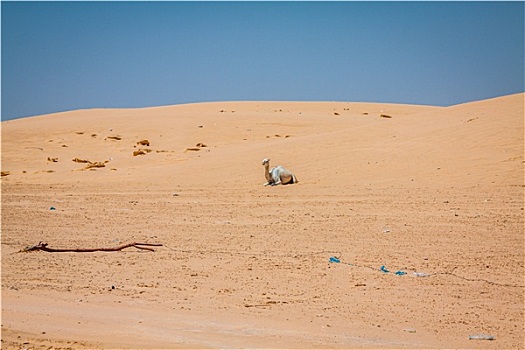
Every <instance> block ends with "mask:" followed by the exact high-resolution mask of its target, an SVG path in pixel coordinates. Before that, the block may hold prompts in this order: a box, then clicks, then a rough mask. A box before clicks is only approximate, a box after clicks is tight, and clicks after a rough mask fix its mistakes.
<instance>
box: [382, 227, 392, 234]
mask: <svg viewBox="0 0 525 350" xmlns="http://www.w3.org/2000/svg"><path fill="white" fill-rule="evenodd" d="M390 231H391V230H390V229H389V228H388V227H383V233H389V232H390Z"/></svg>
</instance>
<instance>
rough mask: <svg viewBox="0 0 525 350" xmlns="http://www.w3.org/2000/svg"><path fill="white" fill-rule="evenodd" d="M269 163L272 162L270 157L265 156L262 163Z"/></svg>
mask: <svg viewBox="0 0 525 350" xmlns="http://www.w3.org/2000/svg"><path fill="white" fill-rule="evenodd" d="M268 163H270V159H268V158H264V159H263V162H262V165H266V164H268Z"/></svg>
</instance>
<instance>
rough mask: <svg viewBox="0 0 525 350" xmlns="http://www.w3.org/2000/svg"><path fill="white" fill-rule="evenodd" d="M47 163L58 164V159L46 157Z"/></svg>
mask: <svg viewBox="0 0 525 350" xmlns="http://www.w3.org/2000/svg"><path fill="white" fill-rule="evenodd" d="M47 161H48V162H53V163H56V162H58V158H51V157H47Z"/></svg>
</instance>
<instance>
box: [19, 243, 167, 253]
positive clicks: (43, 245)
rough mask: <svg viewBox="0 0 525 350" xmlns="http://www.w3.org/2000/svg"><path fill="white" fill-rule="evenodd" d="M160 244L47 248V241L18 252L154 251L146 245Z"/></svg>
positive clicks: (157, 244) (154, 245) (158, 245)
mask: <svg viewBox="0 0 525 350" xmlns="http://www.w3.org/2000/svg"><path fill="white" fill-rule="evenodd" d="M161 246H162V244H159V243H129V244H124V245H121V246H118V247H114V248H90V249H85V248H78V249H55V248H48V246H47V243H43V242H40V243H38V244H37V245H34V246H30V247H27V248H24V249H22V250H20V252H33V251H35V250H41V251H44V252H49V253H63V252H74V253H90V252H118V251H121V250H122V249H126V248H130V247H135V248H137V249H142V250H148V251H151V252H153V251H154V250H153V248H148V247H161Z"/></svg>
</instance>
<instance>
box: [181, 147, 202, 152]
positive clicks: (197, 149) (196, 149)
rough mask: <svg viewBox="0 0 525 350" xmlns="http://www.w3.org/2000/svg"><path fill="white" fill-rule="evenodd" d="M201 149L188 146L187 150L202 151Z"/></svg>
mask: <svg viewBox="0 0 525 350" xmlns="http://www.w3.org/2000/svg"><path fill="white" fill-rule="evenodd" d="M200 150H201V149H200V148H199V147H188V148H186V151H185V152H188V151H200Z"/></svg>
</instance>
